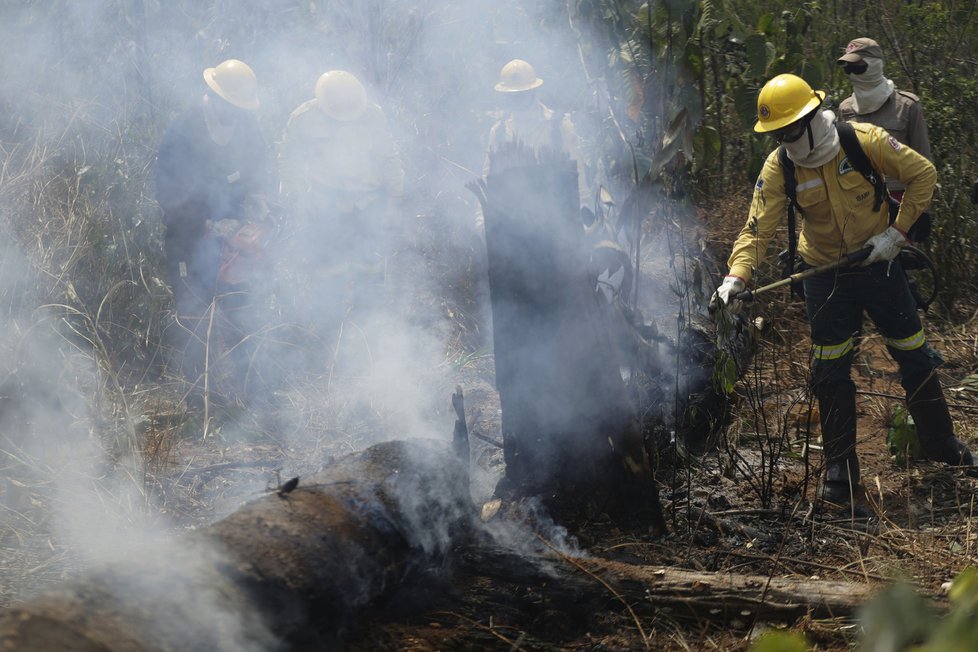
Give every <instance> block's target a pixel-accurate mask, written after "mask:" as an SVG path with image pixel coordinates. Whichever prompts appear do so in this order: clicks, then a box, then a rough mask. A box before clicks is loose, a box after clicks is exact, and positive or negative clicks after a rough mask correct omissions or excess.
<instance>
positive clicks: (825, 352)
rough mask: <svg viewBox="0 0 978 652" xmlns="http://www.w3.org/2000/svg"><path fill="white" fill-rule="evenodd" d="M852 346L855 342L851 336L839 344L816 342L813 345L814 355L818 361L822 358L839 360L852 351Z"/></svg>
mask: <svg viewBox="0 0 978 652" xmlns="http://www.w3.org/2000/svg"><path fill="white" fill-rule="evenodd" d="M852 348H853V342H852V338H851V337H850V338H849V339H847V340H846V341H845V342H841V343H839V344H815V345H814V346H813V347H812V357H814V358H815V361H816V362H820V361H822V360H838V359H839V358H841V357H842V356H844V355H846V354H847V353H849V352H850V351H852Z"/></svg>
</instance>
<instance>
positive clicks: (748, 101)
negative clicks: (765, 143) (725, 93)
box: [733, 84, 758, 128]
mask: <svg viewBox="0 0 978 652" xmlns="http://www.w3.org/2000/svg"><path fill="white" fill-rule="evenodd" d="M757 94H758V89H757V88H756V87H754V86H751V85H749V84H740V85H739V86H736V87H734V89H733V100H734V108H735V109H736V110H737V115H738V116H740V119H741V120H743V121H744V124H745V125H746V126H748V127H751V128H753V126H754V122H755V121H756V120H757Z"/></svg>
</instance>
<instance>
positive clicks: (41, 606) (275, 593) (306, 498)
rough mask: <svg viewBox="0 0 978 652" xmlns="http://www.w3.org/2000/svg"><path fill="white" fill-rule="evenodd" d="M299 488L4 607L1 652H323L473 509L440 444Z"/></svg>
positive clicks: (382, 451)
mask: <svg viewBox="0 0 978 652" xmlns="http://www.w3.org/2000/svg"><path fill="white" fill-rule="evenodd" d="M290 483H291V481H290ZM287 484H288V483H287ZM295 485H296V486H294V487H292V488H291V490H290V491H285V490H284V488H283V487H279V489H278V490H277V491H275V492H272V493H270V494H268V495H267V496H265V497H263V498H261V499H258V500H256V501H254V502H251V503H249V504H247V505H245V506H244V507H242V508H241V509H239V510H238V511H236V512H234V513H233V514H231V515H230V516H228V517H227V518H225V519H223V520H221V521H219V522H217V523H214V524H213V525H211V526H208V527H207V528H205V529H203V530H202V531H200V532H198V533H196V534H195V535H193V536H189V537H187V538H186V539H184V540H182V541H180V542H178V545H177V546H176V547H174V546H173V545H170V546H168V547H167V550H166V551H163V550H157V551H155V552H154V553H152V558H150V559H148V560H145V561H141V560H132V559H130V560H120V561H119V563H118V564H114V565H112V566H110V567H107V568H102V569H99V570H93V571H91V572H90V573H88V574H87V575H85V576H83V577H81V578H79V579H77V580H75V581H73V582H72V583H71V584H69V585H67V586H65V587H63V588H61V589H59V590H57V591H54V592H51V593H48V594H45V595H42V596H39V597H37V598H35V599H33V600H29V601H27V602H25V603H23V604H20V605H19V606H16V607H13V608H10V609H7V610H6V611H4V612H2V613H0V650H18V651H26V652H30V651H32V650H37V651H42V650H43V651H45V652H47V651H48V650H77V651H89V650H90V651H92V652H95V651H96V650H97V651H99V652H117V651H120V652H121V651H125V652H129V651H133V652H136V651H148V650H154V651H155V650H256V651H257V650H267V649H278V648H277V647H276V645H280V642H283V641H284V643H285V647H286V648H287V649H323V646H324V645H327V646H328V645H329V643H330V642H331V641H334V640H336V638H337V636H338V635H340V634H341V633H342V632H343V631H344V629H345V628H346V627H348V625H349V624H350V622H351V621H352V620H353V619H354V618H355V617H356V616H357V615H358V614H359V613H360V612H361V611H362V610H363V609H364V608H365V607H367V606H368V605H371V604H372V603H374V602H375V601H377V600H378V599H380V598H382V597H383V596H385V595H387V594H389V593H390V592H391V591H392V590H394V589H396V588H397V587H399V586H401V585H403V584H405V583H410V582H413V581H415V580H417V579H419V578H424V577H426V576H427V575H428V574H429V573H430V572H431V571H433V570H434V571H437V570H438V569H440V568H441V566H442V565H443V564H444V562H445V560H446V557H447V553H448V552H449V550H450V549H451V548H452V546H453V545H455V542H456V538H457V536H458V535H459V533H461V532H463V531H464V530H465V528H466V526H467V523H468V522H469V519H470V516H471V510H472V507H471V502H470V498H469V494H468V483H467V474H466V469H464V468H463V467H462V465H461V464H460V463H459V461H458V458H457V456H456V455H455V454H454V453H453V452H452V450H451V448H450V446H448V445H445V444H442V443H440V442H429V441H423V442H422V441H412V442H388V443H384V444H379V445H377V446H374V447H371V448H369V449H367V450H365V451H363V452H362V453H359V454H357V455H354V456H351V457H349V458H345V459H344V460H341V461H339V462H337V463H336V464H335V465H333V466H331V467H329V468H327V469H326V470H324V471H321V472H319V473H317V474H315V475H313V476H310V477H308V478H306V477H303V478H302V482H301V483H299V482H295Z"/></svg>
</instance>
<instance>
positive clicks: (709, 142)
mask: <svg viewBox="0 0 978 652" xmlns="http://www.w3.org/2000/svg"><path fill="white" fill-rule="evenodd" d="M719 155H720V133H719V132H718V131H717V130H716V129H715V128H714V127H710V126H706V125H703V126H701V127H700V128H699V129H697V130H696V133H695V135H694V136H693V173H696V172H699V171H700V170H702V169H703V168H704V167H706V166H708V165H710V163H712V162H713V161H714V160H715V159H716V158H717V156H719Z"/></svg>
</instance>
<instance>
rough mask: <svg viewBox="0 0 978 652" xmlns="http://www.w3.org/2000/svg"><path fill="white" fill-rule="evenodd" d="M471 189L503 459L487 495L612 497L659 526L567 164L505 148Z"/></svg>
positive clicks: (647, 470)
mask: <svg viewBox="0 0 978 652" xmlns="http://www.w3.org/2000/svg"><path fill="white" fill-rule="evenodd" d="M479 189H480V190H482V192H483V194H482V196H481V197H480V200H481V201H482V202H483V212H484V215H485V228H486V249H487V259H488V272H489V293H490V302H491V305H492V323H493V344H494V354H495V365H496V389H497V390H498V392H499V401H500V405H501V407H502V434H503V451H504V457H505V461H506V476H505V478H504V480H503V482H502V483H501V485H500V487H499V488H497V493H504V494H505V493H506V492H507V491H513V492H515V493H516V494H519V495H537V494H543V495H546V494H552V493H553V491H554V490H556V491H557V492H559V493H560V494H562V497H564V498H567V499H569V500H570V501H573V500H575V499H576V498H579V497H580V496H582V495H584V496H591V497H601V496H603V498H602V499H606V498H617V499H618V500H617V501H614V502H615V503H617V507H624V508H628V509H631V510H632V511H634V510H636V509H647V510H648V511H647V512H646V517H647V518H648V519H650V520H651V521H652V523H653V524H654V525H656V526H658V527H661V528H663V529H664V521H663V520H662V519H661V509H660V507H659V502H658V495H657V491H656V488H655V483H654V480H653V477H652V472H651V469H650V466H649V462H648V456H647V454H646V451H645V448H644V445H643V441H642V436H641V431H640V428H639V424H638V421H637V418H636V412H635V409H634V406H632V405H631V404H630V402H629V400H628V397H627V394H626V391H625V387H624V383H623V381H622V377H621V372H620V369H619V364H618V360H617V358H616V356H615V349H614V347H613V346H612V342H611V340H610V332H611V325H610V324H609V323H608V318H607V315H606V313H605V312H602V310H601V309H600V306H599V304H598V298H597V295H596V291H595V287H594V283H593V282H592V280H591V275H590V274H589V269H588V258H589V253H588V251H587V249H586V247H585V243H584V226H583V223H582V221H581V212H580V207H579V200H578V193H579V191H578V185H577V170H576V167H575V164H574V162H573V161H571V160H570V159H569V158H568V157H566V156H565V155H563V154H559V153H550V152H543V153H540V152H535V151H533V150H531V149H528V148H524V147H521V146H520V145H518V144H516V145H511V144H505V145H503V146H501V147H500V148H499V149H498V150H497V151H495V152H494V153H493V154H492V155H491V156H490V172H489V174H488V176H487V177H486V179H485V181H484V184H483V185H481V186H480V188H479ZM650 513H651V514H650Z"/></svg>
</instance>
